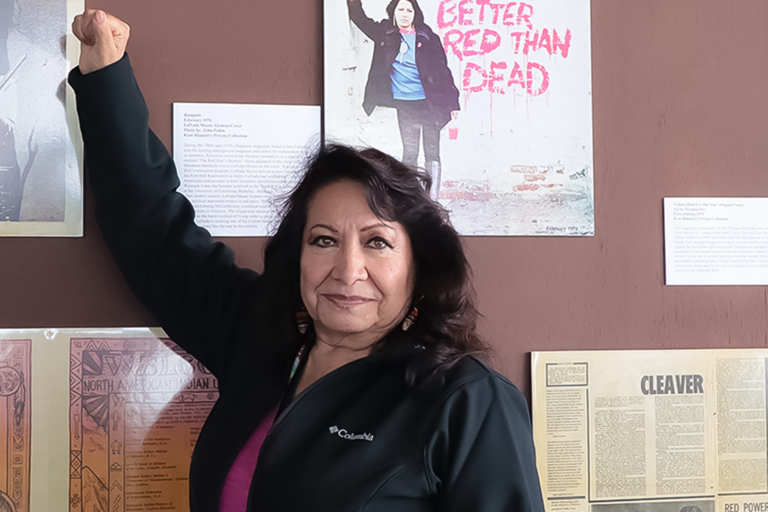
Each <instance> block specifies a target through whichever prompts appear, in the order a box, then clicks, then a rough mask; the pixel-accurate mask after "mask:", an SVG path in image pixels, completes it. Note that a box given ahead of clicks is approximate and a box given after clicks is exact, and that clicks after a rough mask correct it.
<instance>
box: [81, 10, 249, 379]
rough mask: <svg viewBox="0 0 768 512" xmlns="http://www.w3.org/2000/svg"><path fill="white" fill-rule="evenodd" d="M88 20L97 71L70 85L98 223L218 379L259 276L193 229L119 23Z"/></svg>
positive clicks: (179, 337) (163, 318)
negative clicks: (121, 40)
mask: <svg viewBox="0 0 768 512" xmlns="http://www.w3.org/2000/svg"><path fill="white" fill-rule="evenodd" d="M88 14H89V13H88V12H86V14H85V15H84V17H83V18H81V21H80V22H77V21H76V23H79V24H80V25H79V28H78V29H76V30H77V31H76V33H77V34H78V37H80V38H81V40H82V41H83V45H84V47H85V50H86V51H85V52H83V53H84V54H85V55H86V56H87V57H86V59H88V62H84V64H86V71H88V70H90V72H89V73H87V74H84V73H83V72H82V69H79V68H75V69H74V70H72V72H71V73H70V77H69V80H70V84H71V85H72V87H73V88H74V90H75V92H76V93H77V111H78V115H79V118H80V129H81V132H82V134H83V142H84V147H85V153H84V160H85V167H86V172H87V176H88V178H89V184H90V186H91V189H92V191H93V196H94V200H95V203H96V216H97V221H98V223H99V226H100V228H101V230H102V233H103V235H104V238H105V240H106V242H107V244H108V246H109V248H110V250H111V251H112V253H113V255H114V257H115V259H116V261H117V263H118V265H119V267H120V270H121V271H122V273H123V275H124V276H125V278H126V280H127V282H128V284H129V286H130V287H131V289H132V290H133V292H134V293H135V294H136V295H137V297H138V298H139V299H140V300H141V301H142V303H143V304H144V305H145V306H146V307H147V309H148V310H149V311H150V312H151V313H152V314H153V315H154V316H155V318H156V319H157V320H158V321H159V323H160V325H161V326H162V327H163V328H164V329H165V330H166V332H168V334H169V335H170V336H171V337H172V338H173V339H174V340H175V341H176V342H177V343H179V344H180V345H182V346H183V347H184V348H185V349H186V350H188V351H189V352H191V353H192V354H193V355H194V356H195V357H197V358H198V359H199V360H200V361H201V362H202V363H203V364H205V365H206V366H207V367H208V368H209V369H210V370H211V371H213V372H214V373H217V374H218V370H219V369H220V368H221V365H222V364H223V363H222V361H220V358H221V359H223V358H224V353H225V352H226V350H227V345H226V342H227V340H230V339H231V334H232V333H231V332H229V331H228V330H229V329H231V328H232V326H233V325H234V324H235V319H236V317H237V315H238V314H239V313H240V309H241V304H242V301H243V298H244V296H245V293H246V290H247V289H248V288H249V287H250V286H251V285H252V284H253V282H254V281H255V277H256V276H255V274H254V273H253V272H251V271H247V270H242V269H239V268H237V267H236V266H235V264H234V256H233V254H232V251H231V250H229V249H228V248H227V247H226V246H224V245H223V244H219V243H217V244H213V243H211V238H210V235H209V233H208V232H207V231H206V230H204V229H202V228H199V227H198V226H196V225H195V224H194V210H193V208H192V206H191V204H190V203H189V201H188V200H187V199H186V198H185V197H184V196H182V195H181V194H179V193H177V192H176V188H177V187H178V186H179V179H178V176H177V174H176V168H175V166H174V163H173V160H172V158H171V156H170V155H169V154H168V152H167V150H166V149H165V147H164V146H163V144H162V143H161V142H160V140H159V139H158V138H157V137H156V136H155V134H154V133H153V132H152V131H151V130H150V128H149V125H148V121H149V114H148V111H147V108H146V105H145V103H144V99H143V97H142V95H141V91H140V90H139V87H138V85H137V83H136V80H135V78H134V76H133V71H132V69H131V65H130V62H129V59H128V56H127V55H123V53H124V50H125V44H124V43H122V44H121V45H115V44H114V43H113V41H115V40H116V39H118V38H117V37H114V35H115V23H113V20H115V19H114V18H111V17H105V18H104V19H103V20H102V21H98V20H97V19H96V18H97V16H96V15H95V14H93V15H91V16H88ZM117 21H119V20H117ZM119 26H120V25H119V24H117V27H118V34H119V30H120V29H119ZM89 27H90V28H89ZM94 27H98V28H99V30H91V29H92V28H94ZM74 28H75V27H73V29H74ZM105 28H106V29H108V30H104V29H105ZM110 36H112V37H111V40H110ZM125 40H126V41H127V33H126V37H125ZM99 46H104V47H106V49H107V51H102V50H99V49H98V47H99ZM120 46H122V48H120ZM113 48H115V51H112V50H113ZM117 54H119V55H120V57H119V60H117V61H116V62H111V63H110V61H112V60H113V59H114V58H115V56H116V55H117Z"/></svg>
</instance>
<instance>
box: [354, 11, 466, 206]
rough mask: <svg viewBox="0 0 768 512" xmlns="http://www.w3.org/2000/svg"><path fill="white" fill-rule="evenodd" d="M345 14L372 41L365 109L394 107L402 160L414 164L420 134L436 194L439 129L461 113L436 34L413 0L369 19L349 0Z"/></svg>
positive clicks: (457, 91)
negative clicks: (377, 19)
mask: <svg viewBox="0 0 768 512" xmlns="http://www.w3.org/2000/svg"><path fill="white" fill-rule="evenodd" d="M347 7H348V9H349V19H350V20H352V22H354V24H355V25H357V27H358V28H359V29H360V30H362V31H363V33H364V34H365V35H366V36H368V38H370V39H371V40H372V41H373V42H374V43H375V46H374V50H373V60H372V61H371V69H370V71H369V72H368V82H367V84H366V87H365V96H364V98H363V109H364V110H365V113H366V114H368V115H369V116H370V115H371V113H373V110H374V108H376V107H377V106H381V107H393V108H396V109H397V122H398V125H399V127H400V138H401V139H402V142H403V163H405V164H407V165H414V166H415V165H416V162H417V160H418V158H419V138H420V137H421V138H422V139H423V141H424V162H425V164H424V167H425V168H426V170H427V172H429V174H430V176H431V177H432V197H433V198H434V199H437V198H439V197H440V177H441V176H440V175H441V163H440V130H442V128H443V127H444V126H445V125H446V124H448V122H449V121H450V120H451V118H454V119H455V118H456V117H457V116H458V113H459V90H458V89H457V88H456V85H455V84H454V82H453V76H452V75H451V70H450V69H448V62H447V60H446V58H445V50H444V49H443V45H442V43H441V42H440V38H439V37H438V36H437V34H435V33H434V32H433V31H432V29H431V28H429V26H428V25H427V24H426V23H424V13H423V11H422V10H421V7H419V4H418V2H417V0H392V1H391V2H390V3H389V5H387V9H386V11H387V18H385V19H384V20H382V21H378V22H377V21H373V20H372V19H370V18H369V17H368V16H366V14H365V12H364V11H363V6H362V0H347Z"/></svg>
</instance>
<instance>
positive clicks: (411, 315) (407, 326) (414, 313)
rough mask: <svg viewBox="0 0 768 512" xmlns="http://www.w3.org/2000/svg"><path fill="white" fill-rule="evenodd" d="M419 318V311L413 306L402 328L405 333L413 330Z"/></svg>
mask: <svg viewBox="0 0 768 512" xmlns="http://www.w3.org/2000/svg"><path fill="white" fill-rule="evenodd" d="M418 316H419V310H418V308H416V306H413V307H412V308H411V310H410V311H409V312H408V314H407V315H405V319H404V320H403V325H402V328H403V330H404V331H407V330H408V329H410V328H411V326H412V325H413V324H415V323H416V318H417V317H418Z"/></svg>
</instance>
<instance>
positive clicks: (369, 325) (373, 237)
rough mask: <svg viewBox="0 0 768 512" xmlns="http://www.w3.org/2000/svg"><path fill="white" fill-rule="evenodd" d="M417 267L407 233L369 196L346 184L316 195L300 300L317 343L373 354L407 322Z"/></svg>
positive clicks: (309, 213) (307, 232)
mask: <svg viewBox="0 0 768 512" xmlns="http://www.w3.org/2000/svg"><path fill="white" fill-rule="evenodd" d="M414 280H415V264H414V261H413V253H412V251H411V242H410V238H409V237H408V234H407V233H406V231H405V229H404V228H403V226H402V225H400V224H399V223H397V222H389V221H383V220H381V219H380V218H378V217H376V215H375V214H374V213H373V212H372V211H371V209H370V208H368V203H367V202H366V198H365V188H364V187H363V186H362V185H361V184H359V183H356V182H352V181H341V182H338V183H334V184H331V185H327V186H325V187H323V188H321V189H320V190H318V191H317V192H316V193H315V196H314V197H313V198H312V200H311V201H310V203H309V207H308V211H307V225H306V227H305V228H304V236H303V240H302V250H301V297H302V299H303V300H304V305H305V306H306V308H307V311H308V312H309V315H310V316H311V317H312V319H313V320H314V326H315V332H316V334H317V338H318V341H322V342H325V343H327V344H329V345H331V346H334V347H336V346H338V347H345V348H350V349H353V350H368V351H370V348H371V346H372V345H373V344H374V343H376V342H377V341H379V340H380V339H381V338H383V337H384V335H385V334H386V333H388V332H389V331H390V330H391V329H392V328H394V327H395V326H396V325H397V324H398V323H399V322H401V321H402V320H403V318H404V317H405V315H406V313H407V312H408V307H409V306H410V304H411V296H412V293H413V286H414Z"/></svg>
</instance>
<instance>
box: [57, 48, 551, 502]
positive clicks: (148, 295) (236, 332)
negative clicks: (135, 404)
mask: <svg viewBox="0 0 768 512" xmlns="http://www.w3.org/2000/svg"><path fill="white" fill-rule="evenodd" d="M70 83H71V84H72V86H73V88H74V89H75V91H76V93H77V109H78V113H79V116H80V127H81V131H82V134H83V141H84V145H85V165H86V172H87V174H88V178H89V182H90V185H91V189H92V191H93V196H94V199H95V201H96V214H97V220H98V222H99V226H100V227H101V230H102V233H103V235H104V238H105V240H106V241H107V244H108V245H109V247H110V249H111V250H112V252H113V254H114V256H115V258H116V260H117V262H118V265H119V266H120V269H121V270H122V272H123V274H124V275H125V277H126V280H127V281H128V283H129V285H130V286H131V288H132V290H133V291H134V292H135V293H136V295H137V296H138V297H139V299H140V300H141V301H142V302H143V303H144V304H145V305H146V307H147V308H148V309H149V310H150V311H151V312H152V313H153V314H154V315H155V317H156V319H157V320H158V321H159V322H160V324H161V326H162V327H163V328H164V329H165V330H166V332H167V333H168V334H169V335H170V336H171V338H172V339H173V340H174V341H176V342H177V343H178V344H179V345H181V346H182V347H183V348H184V349H186V350H187V351H188V352H190V353H191V354H192V355H194V356H195V357H196V358H197V359H198V360H200V361H201V362H202V363H203V364H205V365H206V366H207V367H208V369H209V370H211V372H212V373H213V374H214V375H215V376H216V377H217V379H218V381H219V391H220V398H219V400H218V402H217V403H216V405H215V406H214V408H213V410H212V411H211V414H210V416H209V418H208V419H207V421H206V424H205V426H204V427H203V429H202V431H201V433H200V436H199V438H198V442H197V445H196V447H195V450H194V454H193V456H192V463H191V468H190V478H189V484H190V509H191V510H192V512H211V511H216V510H218V504H219V501H220V497H221V489H222V486H223V484H224V479H225V477H226V475H227V472H228V471H229V468H230V467H231V465H232V463H233V461H234V459H235V457H236V456H237V454H238V453H239V451H240V450H241V448H242V447H243V445H244V444H245V442H246V440H247V439H248V438H249V436H250V435H251V433H253V432H254V430H255V429H256V427H257V425H258V424H259V423H260V422H261V420H262V419H263V418H264V417H265V415H266V414H267V413H268V412H269V411H270V410H272V408H274V407H275V405H276V404H277V403H278V401H279V400H280V399H281V397H282V396H283V394H284V393H285V391H286V387H287V382H288V375H289V371H290V367H291V364H292V362H293V359H294V357H295V355H296V345H295V344H294V343H292V342H291V340H295V339H296V337H297V335H296V334H295V332H296V331H295V324H294V322H293V316H294V312H293V311H291V310H290V308H289V307H284V305H281V304H279V303H276V301H275V299H274V298H275V296H276V293H275V291H276V290H275V289H274V288H271V287H270V285H269V284H267V283H266V282H265V277H264V276H260V275H258V274H256V273H255V272H253V271H251V270H247V269H241V268H239V267H237V265H235V263H234V256H233V253H232V251H231V250H230V249H229V248H227V247H226V246H225V245H223V244H221V243H211V239H210V236H209V234H208V232H207V231H205V230H204V229H201V228H199V227H197V226H195V224H194V222H193V220H194V210H193V209H192V206H191V205H190V203H189V201H187V199H186V198H185V197H184V196H182V195H181V194H179V193H177V192H176V187H177V186H178V185H179V180H178V177H177V175H176V170H175V166H174V163H173V160H172V159H171V157H170V156H169V155H168V152H167V151H166V149H165V148H164V147H163V145H162V143H161V142H160V140H159V139H158V138H157V137H156V136H155V135H154V133H152V131H151V130H150V129H149V126H148V112H147V108H146V105H145V104H144V100H143V98H142V96H141V92H140V91H139V88H138V86H137V84H136V81H135V79H134V77H133V72H132V70H131V66H130V63H129V60H128V57H127V56H126V57H124V58H123V59H122V60H121V61H119V62H117V63H115V64H113V65H111V66H108V67H106V68H104V69H101V70H98V71H95V72H93V73H90V74H88V75H85V76H84V75H82V74H81V73H80V72H79V70H78V69H75V70H73V71H72V73H71V74H70ZM414 350H416V348H414ZM109 489H110V491H109V492H110V493H112V492H120V491H119V490H115V489H114V488H113V487H110V488H109ZM111 502H112V501H110V503H111ZM126 504H128V503H126ZM249 510H251V511H253V512H256V511H258V512H266V511H270V512H272V511H287V512H291V511H296V512H299V511H301V512H306V511H308V510H318V511H319V510H322V511H326V510H327V511H339V512H342V511H343V512H348V511H367V512H379V511H380V512H384V511H393V510H397V511H398V512H426V511H433V512H434V511H456V512H458V511H462V512H466V511H468V510H472V511H485V512H502V511H504V512H509V511H520V512H542V511H543V510H544V509H543V504H542V499H541V491H540V489H539V481H538V476H537V473H536V467H535V460H534V452H533V443H532V440H531V425H530V419H529V416H528V411H527V407H526V403H525V399H524V398H523V397H522V395H521V394H520V393H519V392H518V391H517V389H516V388H515V387H514V386H513V385H512V384H511V383H510V382H509V381H508V380H506V379H505V378H504V377H502V376H501V375H499V374H498V373H495V372H493V371H491V370H489V369H488V368H486V367H485V366H484V365H482V364H481V363H480V362H478V361H477V360H475V359H473V358H466V359H464V360H463V361H461V362H460V363H457V364H456V365H455V366H454V367H453V368H452V369H451V370H449V371H447V372H445V374H444V375H443V379H442V380H441V381H439V382H438V383H436V384H434V385H432V386H430V387H425V388H424V389H421V388H418V389H417V388H414V387H412V386H409V385H407V384H406V383H405V361H404V360H392V359H386V360H385V359H384V358H382V357H380V356H379V357H377V356H375V355H374V356H369V357H366V358H363V359H359V360H357V361H355V362H352V363H350V364H347V365H345V366H343V367H341V368H339V369H337V370H336V371H334V372H331V373H330V374H328V375H326V376H325V377H323V378H322V379H320V380H318V381H317V382H315V383H314V384H313V385H312V386H310V387H309V388H307V390H305V391H304V392H302V393H301V394H300V395H298V396H297V397H296V398H295V399H294V400H293V401H292V402H291V403H290V405H288V406H287V408H286V409H285V410H284V412H283V413H282V414H281V415H280V416H279V417H278V419H277V420H276V422H275V424H274V425H273V427H272V429H271V430H270V432H269V434H268V435H267V438H266V440H265V442H264V444H263V446H262V449H261V453H260V455H259V461H258V466H257V468H256V473H255V474H254V477H253V480H252V483H251V489H250V495H249Z"/></svg>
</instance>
